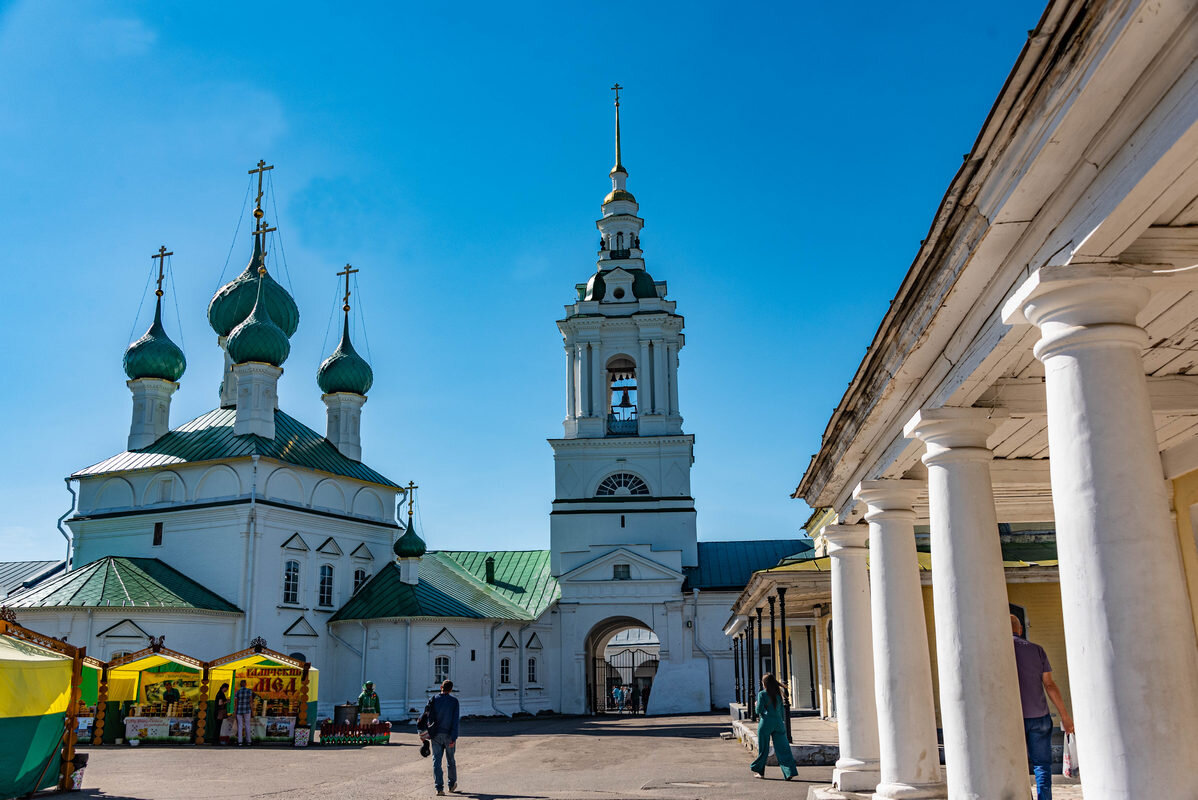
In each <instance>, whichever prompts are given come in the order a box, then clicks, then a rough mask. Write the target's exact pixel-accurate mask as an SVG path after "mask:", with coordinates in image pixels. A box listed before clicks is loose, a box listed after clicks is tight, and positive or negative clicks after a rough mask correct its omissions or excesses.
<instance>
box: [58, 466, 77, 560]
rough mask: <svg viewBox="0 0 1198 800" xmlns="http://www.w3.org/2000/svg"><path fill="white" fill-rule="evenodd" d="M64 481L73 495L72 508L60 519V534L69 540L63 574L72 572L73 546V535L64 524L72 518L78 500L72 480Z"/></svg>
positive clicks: (66, 479)
mask: <svg viewBox="0 0 1198 800" xmlns="http://www.w3.org/2000/svg"><path fill="white" fill-rule="evenodd" d="M64 480H65V481H66V483H67V491H68V492H70V493H71V507H70V508H68V509H67V510H66V512H65V513H64V514H63V515H62V516H61V517H59V518H58V532H59V533H61V534H62V538H64V539H66V540H67V560H66V564H65V566H64V567H63V572H70V571H71V544H72V542H71V534H69V533H67V530H66V528H64V527H62V523H63V522H64V521H65V520H66V518H67V517H69V516H71V512H73V511H74V510H75V504H76V501H77V498H76V497H75V490H74V489H73V488H71V479H70V478H65V479H64Z"/></svg>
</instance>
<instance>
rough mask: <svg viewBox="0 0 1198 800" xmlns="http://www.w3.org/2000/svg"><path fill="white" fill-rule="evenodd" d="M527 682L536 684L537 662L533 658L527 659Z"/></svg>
mask: <svg viewBox="0 0 1198 800" xmlns="http://www.w3.org/2000/svg"><path fill="white" fill-rule="evenodd" d="M528 682H529V683H536V682H537V660H536V659H535V658H530V659H528Z"/></svg>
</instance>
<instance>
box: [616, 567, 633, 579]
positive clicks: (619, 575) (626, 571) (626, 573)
mask: <svg viewBox="0 0 1198 800" xmlns="http://www.w3.org/2000/svg"><path fill="white" fill-rule="evenodd" d="M611 577H612V580H614V581H627V580H631V579H632V566H631V565H630V564H612V565H611Z"/></svg>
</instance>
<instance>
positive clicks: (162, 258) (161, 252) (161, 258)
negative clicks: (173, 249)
mask: <svg viewBox="0 0 1198 800" xmlns="http://www.w3.org/2000/svg"><path fill="white" fill-rule="evenodd" d="M173 255H174V253H168V252H167V251H166V245H162V246H161V247H159V248H158V252H157V253H155V254H154V255H152V256H150V258H156V259H158V291H156V292H154V294H156V295H158V296H159V297H162V277H163V275H162V270H163V266H164V264H165V262H166V257H167V256H173Z"/></svg>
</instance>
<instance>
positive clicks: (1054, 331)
mask: <svg viewBox="0 0 1198 800" xmlns="http://www.w3.org/2000/svg"><path fill="white" fill-rule="evenodd" d="M1147 299H1148V290H1147V289H1144V288H1142V287H1141V286H1139V285H1136V284H1133V283H1116V282H1114V281H1112V282H1104V281H1100V280H1093V281H1086V282H1082V281H1074V282H1058V281H1052V280H1051V279H1049V278H1046V277H1044V276H1043V275H1042V272H1036V273H1034V274H1033V275H1032V277H1031V278H1030V279H1029V280H1028V281H1027V282H1026V283H1025V284H1024V286H1023V287H1021V288H1020V289H1019V290H1018V291H1017V292H1016V294H1015V296H1014V297H1013V298H1012V299H1011V301H1010V302H1008V304H1007V306H1006V307H1005V308H1004V309H1003V320H1004V322H1007V323H1008V324H1017V323H1020V322H1030V323H1031V324H1033V325H1036V326H1037V327H1038V328H1039V329H1040V334H1041V338H1040V341H1039V342H1037V343H1036V346H1035V354H1036V357H1037V358H1039V359H1040V361H1042V362H1043V363H1044V376H1045V377H1044V382H1045V390H1046V393H1047V401H1048V446H1049V449H1050V451H1051V453H1052V460H1051V476H1052V500H1053V508H1054V510H1055V516H1056V527H1057V550H1058V558H1059V559H1060V576H1061V601H1062V607H1063V611H1064V621H1065V644H1066V648H1067V652H1068V656H1069V686H1070V690H1071V692H1070V693H1071V695H1072V698H1073V701H1074V721H1075V723H1076V725H1077V730H1078V737H1077V743H1078V750H1079V751H1080V752H1079V756H1080V758H1079V761H1080V762H1081V763H1082V765H1083V767H1085V769H1084V770H1083V772H1082V776H1083V777H1082V785H1083V787H1084V790H1085V792H1086V795H1087V796H1093V797H1101V798H1104V800H1124V798H1133V797H1134V798H1148V797H1192V796H1193V795H1194V777H1193V762H1194V756H1195V753H1198V645H1196V643H1195V635H1194V619H1193V616H1192V614H1191V611H1190V606H1189V602H1188V599H1187V596H1186V592H1185V577H1184V575H1183V573H1182V569H1181V564H1180V558H1179V553H1178V543H1177V532H1176V529H1175V528H1174V525H1173V523H1172V521H1171V520H1170V517H1169V504H1168V499H1167V495H1166V491H1165V480H1164V475H1163V473H1162V470H1161V462H1160V455H1159V452H1158V445H1157V441H1156V433H1155V428H1154V425H1153V421H1152V409H1151V406H1150V404H1149V399H1148V386H1147V381H1146V380H1145V378H1144V364H1143V361H1142V359H1141V352H1142V350H1143V348H1144V347H1145V346H1146V345H1147V343H1148V336H1147V334H1146V333H1145V332H1144V330H1143V329H1141V328H1139V327H1138V326H1137V325H1136V314H1137V312H1138V311H1139V310H1140V309H1141V308H1142V307H1143V305H1144V303H1145V302H1146V301H1147Z"/></svg>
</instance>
